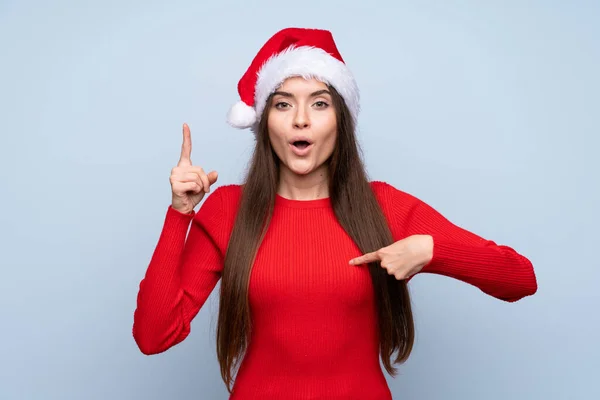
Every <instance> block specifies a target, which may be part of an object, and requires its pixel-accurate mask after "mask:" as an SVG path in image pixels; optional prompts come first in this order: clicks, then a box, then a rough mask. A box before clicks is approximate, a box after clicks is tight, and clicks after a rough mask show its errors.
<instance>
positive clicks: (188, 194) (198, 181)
mask: <svg viewBox="0 0 600 400" xmlns="http://www.w3.org/2000/svg"><path fill="white" fill-rule="evenodd" d="M191 154H192V138H191V134H190V127H189V126H188V125H187V124H183V144H182V145H181V156H180V158H179V162H178V163H177V166H176V167H175V168H173V169H172V170H171V177H170V178H169V180H170V182H171V191H172V192H173V197H172V201H171V206H172V207H173V208H174V209H175V210H177V211H179V212H181V213H184V214H189V213H191V212H192V211H193V210H194V207H196V206H197V205H198V203H200V202H201V201H202V198H204V195H205V194H206V193H208V192H210V185H212V184H213V183H215V182H216V181H217V177H218V174H217V171H211V172H209V173H208V174H205V173H204V170H203V169H202V168H201V167H197V166H194V165H192V160H191V159H190V157H191Z"/></svg>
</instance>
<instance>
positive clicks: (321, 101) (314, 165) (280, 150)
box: [267, 77, 337, 175]
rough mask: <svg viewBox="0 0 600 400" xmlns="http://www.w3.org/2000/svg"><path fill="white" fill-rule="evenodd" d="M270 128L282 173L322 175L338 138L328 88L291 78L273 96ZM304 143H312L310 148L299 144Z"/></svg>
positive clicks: (299, 78) (312, 82) (302, 79)
mask: <svg viewBox="0 0 600 400" xmlns="http://www.w3.org/2000/svg"><path fill="white" fill-rule="evenodd" d="M267 125H268V129H269V139H270V140H271V147H272V148H273V150H274V151H275V153H276V154H277V156H278V157H279V159H280V160H281V168H282V169H286V168H287V169H289V170H290V171H291V172H293V173H295V174H299V175H307V174H310V173H318V172H317V171H318V170H319V167H321V166H322V165H323V164H324V162H325V161H326V160H327V159H328V158H329V157H330V156H331V154H332V153H333V149H334V148H335V141H336V137H337V121H336V115H335V109H334V106H333V103H332V101H331V94H330V93H329V91H328V88H327V85H326V84H324V83H323V82H319V81H317V80H315V79H311V80H306V79H304V78H302V77H293V78H288V79H287V80H286V81H285V82H284V83H283V84H282V85H281V86H280V87H279V88H278V89H277V91H276V92H275V94H274V96H273V101H272V104H271V106H270V109H269V111H268V121H267ZM302 140H306V141H308V142H309V144H308V146H306V144H305V143H301V142H299V141H302ZM294 143H296V144H294ZM325 168H326V166H325ZM282 172H283V173H285V171H282Z"/></svg>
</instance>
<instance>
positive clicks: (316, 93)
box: [273, 89, 331, 98]
mask: <svg viewBox="0 0 600 400" xmlns="http://www.w3.org/2000/svg"><path fill="white" fill-rule="evenodd" d="M322 94H328V95H331V93H330V92H329V90H327V89H322V90H317V91H316V92H312V93H311V94H310V97H316V96H320V95H322ZM276 95H279V96H283V97H291V98H293V97H294V95H293V94H292V93H289V92H282V91H279V90H278V91H276V92H274V93H273V96H276Z"/></svg>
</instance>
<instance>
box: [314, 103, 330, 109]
mask: <svg viewBox="0 0 600 400" xmlns="http://www.w3.org/2000/svg"><path fill="white" fill-rule="evenodd" d="M315 105H316V106H317V108H325V107H327V106H329V104H327V103H325V102H324V101H317V102H316V103H315Z"/></svg>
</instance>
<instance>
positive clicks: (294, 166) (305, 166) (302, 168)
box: [288, 161, 313, 175]
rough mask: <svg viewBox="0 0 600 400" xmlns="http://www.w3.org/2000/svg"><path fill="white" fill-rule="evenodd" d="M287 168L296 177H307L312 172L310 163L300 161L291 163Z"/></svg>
mask: <svg viewBox="0 0 600 400" xmlns="http://www.w3.org/2000/svg"><path fill="white" fill-rule="evenodd" d="M288 168H289V170H290V171H291V172H293V173H294V174H296V175H307V174H309V173H311V172H312V171H313V168H312V164H311V163H307V162H302V161H301V162H298V161H292V163H291V164H289V165H288Z"/></svg>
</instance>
